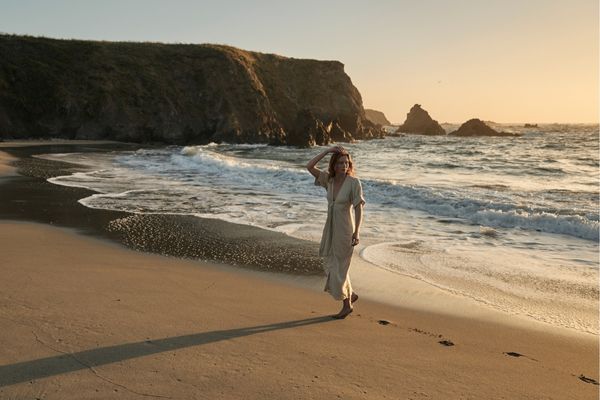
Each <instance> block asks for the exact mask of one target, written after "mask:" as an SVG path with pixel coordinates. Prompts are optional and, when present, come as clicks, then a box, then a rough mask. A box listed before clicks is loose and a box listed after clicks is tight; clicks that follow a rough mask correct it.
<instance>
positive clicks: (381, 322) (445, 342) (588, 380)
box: [359, 315, 600, 386]
mask: <svg viewBox="0 0 600 400" xmlns="http://www.w3.org/2000/svg"><path fill="white" fill-rule="evenodd" d="M359 316H360V315H359ZM377 323H378V324H379V325H383V326H387V325H392V326H398V325H397V324H394V323H393V322H390V321H388V320H385V319H380V320H378V321H377ZM407 329H408V330H409V331H411V332H416V333H419V334H422V335H427V336H431V337H435V338H437V339H441V340H439V341H438V343H439V344H441V345H442V346H446V347H452V346H454V342H452V341H451V340H448V339H444V336H443V335H440V334H436V333H432V332H427V331H424V330H421V329H418V328H407ZM502 354H504V355H506V356H509V357H514V358H521V357H522V358H526V359H529V360H531V361H535V362H538V360H536V359H535V358H532V357H528V356H526V355H524V354H521V353H517V352H515V351H506V352H504V353H502ZM571 375H572V376H574V377H577V378H578V379H579V380H580V381H582V382H585V383H589V384H592V385H596V386H598V385H600V383H598V381H596V380H595V379H593V378H589V377H587V376H585V375H583V374H579V376H577V375H575V374H571Z"/></svg>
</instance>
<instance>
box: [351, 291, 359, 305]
mask: <svg viewBox="0 0 600 400" xmlns="http://www.w3.org/2000/svg"><path fill="white" fill-rule="evenodd" d="M357 300H358V295H357V294H356V293H352V296H350V303H352V304H354V303H356V301H357Z"/></svg>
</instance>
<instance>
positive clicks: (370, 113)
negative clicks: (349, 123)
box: [365, 108, 392, 125]
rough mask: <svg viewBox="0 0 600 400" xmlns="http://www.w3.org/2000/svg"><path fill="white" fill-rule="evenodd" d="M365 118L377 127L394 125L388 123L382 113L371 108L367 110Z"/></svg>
mask: <svg viewBox="0 0 600 400" xmlns="http://www.w3.org/2000/svg"><path fill="white" fill-rule="evenodd" d="M365 117H366V118H367V119H368V120H369V121H371V122H372V123H374V124H377V125H391V124H392V123H391V122H390V121H388V119H387V118H386V117H385V114H384V113H382V112H381V111H377V110H371V109H369V108H365Z"/></svg>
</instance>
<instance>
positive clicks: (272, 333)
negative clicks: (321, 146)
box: [0, 148, 598, 399]
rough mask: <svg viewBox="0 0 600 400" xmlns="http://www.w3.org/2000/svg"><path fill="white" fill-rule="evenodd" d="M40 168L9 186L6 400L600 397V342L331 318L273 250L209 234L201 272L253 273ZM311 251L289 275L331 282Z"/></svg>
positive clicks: (448, 321)
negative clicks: (57, 181) (87, 197)
mask: <svg viewBox="0 0 600 400" xmlns="http://www.w3.org/2000/svg"><path fill="white" fill-rule="evenodd" d="M0 151H2V149H1V148H0ZM12 155H13V157H23V158H22V160H26V158H27V155H26V154H24V153H21V154H20V155H19V154H16V153H14V151H13V153H12ZM26 164H27V161H23V162H22V163H21V164H19V162H17V163H16V165H17V166H19V165H20V168H21V173H24V174H25V175H26V176H22V175H20V176H8V175H4V176H3V177H0V200H1V203H2V205H1V206H0V208H1V209H2V210H1V212H0V218H2V219H4V221H2V222H0V243H2V244H3V249H2V259H1V262H0V273H1V274H2V275H1V276H2V277H3V279H2V283H1V284H0V319H2V326H3V329H2V330H0V398H35V397H40V398H49V399H51V398H57V399H65V398H78V399H79V398H83V399H85V398H98V399H100V398H140V397H148V396H150V397H161V398H163V397H164V398H181V399H187V398H227V399H232V398H233V399H235V398H282V399H287V398H289V399H297V398H356V399H359V398H373V399H380V398H381V399H383V398H394V399H395V398H406V399H425V398H447V399H455V398H456V399H458V398H473V399H480V398H486V399H496V398H497V399H500V398H528V399H529V398H531V399H537V398H540V399H541V398H544V399H596V398H597V397H598V386H597V385H596V384H595V383H594V381H597V380H598V342H597V337H594V336H592V335H569V334H562V333H560V332H557V331H554V330H547V331H545V330H542V329H527V328H526V327H525V326H512V325H510V324H499V323H494V322H490V321H489V320H485V319H480V318H461V317H457V316H452V315H448V314H436V313H431V312H427V311H424V310H422V309H419V308H418V307H412V308H407V307H393V306H389V305H384V304H380V303H375V302H372V301H368V300H367V299H365V298H361V300H359V302H358V303H357V304H356V310H355V312H354V313H353V314H352V315H351V316H350V317H349V318H348V319H346V320H343V321H336V320H332V319H330V318H329V315H330V314H332V313H334V312H336V311H337V307H338V304H336V303H335V302H333V301H332V300H331V299H330V298H329V297H328V296H327V295H326V294H323V293H319V292H318V291H316V290H314V289H311V288H307V287H304V285H303V284H300V283H295V281H294V280H293V279H280V278H278V276H282V275H283V274H281V270H279V269H276V268H275V267H274V266H275V265H278V264H277V263H273V264H272V265H273V267H269V263H268V261H266V260H264V259H263V258H261V257H260V254H261V252H264V248H265V247H261V246H269V242H271V245H273V246H275V244H274V243H273V242H274V240H271V239H269V240H265V241H264V242H262V244H260V246H258V247H256V248H255V249H253V248H252V246H251V245H250V244H249V243H252V242H253V241H252V240H251V239H247V241H246V242H244V239H243V238H242V239H240V236H239V235H241V233H239V232H237V228H236V227H237V225H235V224H225V225H219V224H215V225H214V226H213V225H210V224H209V225H206V224H204V223H205V222H204V220H202V221H200V222H198V224H200V225H201V226H202V229H204V231H205V233H206V234H207V235H209V236H210V235H212V236H211V237H214V238H217V239H218V240H217V239H215V240H214V241H207V242H202V241H201V242H200V243H198V244H196V243H194V246H197V247H198V248H202V247H203V246H204V247H206V246H213V248H214V247H217V248H218V247H220V246H225V248H227V249H228V250H227V251H225V250H221V249H217V250H202V251H205V252H206V253H202V254H209V255H210V254H212V256H210V257H208V256H205V257H200V258H203V259H206V260H219V258H220V257H223V256H224V255H227V254H237V255H236V256H235V257H237V258H236V259H233V258H232V259H233V262H235V263H236V264H238V265H244V266H250V267H251V268H252V269H240V268H236V267H233V266H231V265H224V264H216V263H211V262H206V261H198V260H185V259H182V258H179V257H192V258H194V257H193V255H192V256H189V255H186V254H183V253H182V252H183V250H182V249H187V248H188V247H186V246H184V247H181V248H180V247H178V246H175V247H176V249H175V250H168V251H167V250H159V251H157V246H158V244H160V242H163V245H162V246H163V247H164V248H166V249H171V248H172V247H173V246H170V245H168V243H164V242H168V241H169V238H171V237H172V236H170V235H169V234H167V233H164V232H163V231H167V232H169V231H187V230H190V229H191V230H193V229H197V228H194V227H192V226H191V225H186V224H187V223H188V222H181V221H179V222H177V223H179V224H180V225H170V224H169V223H168V222H165V221H166V220H163V219H160V218H162V217H164V216H156V218H157V219H156V220H154V221H153V222H151V223H150V226H151V227H152V232H155V233H156V232H159V231H160V232H161V233H160V234H159V235H158V236H159V238H157V239H156V241H155V242H152V243H154V244H150V245H148V246H147V247H143V246H139V247H138V246H137V245H136V244H135V242H136V241H139V242H143V243H148V241H149V238H151V237H154V234H151V233H148V234H147V235H146V236H144V234H143V232H142V231H143V229H150V228H144V226H145V224H146V221H145V220H143V221H137V222H136V223H127V224H126V226H128V227H130V226H134V227H137V228H131V229H129V228H128V229H126V230H125V231H126V232H124V230H116V231H111V230H110V229H107V227H108V226H110V224H111V222H112V221H115V220H120V219H123V218H128V217H130V215H129V214H126V213H114V212H106V211H99V210H89V209H86V208H85V207H83V206H81V205H79V204H77V203H76V200H77V199H78V198H81V197H83V196H80V195H81V192H79V191H80V190H81V189H75V188H64V189H63V188H62V187H59V186H56V185H51V184H48V183H45V180H44V176H47V175H49V174H54V173H56V172H57V169H59V168H58V167H57V165H56V164H52V165H51V166H50V165H46V166H45V167H44V166H41V165H40V164H36V165H37V167H36V168H37V169H38V172H37V173H36V174H37V176H35V175H34V174H33V173H32V172H27V167H26ZM49 167H50V170H48V168H49ZM62 167H64V168H71V167H72V166H69V165H64V166H62ZM44 171H45V172H44ZM15 182H21V183H19V185H20V186H19V185H17V186H15ZM46 185H49V186H47V187H46ZM8 187H11V188H13V189H14V190H12V191H7V190H6V189H7V188H8ZM17 187H18V189H17ZM40 187H41V188H42V189H39V188H40ZM57 192H59V193H60V194H59V195H56V193H57ZM53 196H58V197H53ZM78 196H79V197H78ZM50 203H53V205H49V204H50ZM7 204H9V206H7ZM61 209H62V212H61V211H60V210H61ZM24 221H29V222H24ZM184 221H187V219H184ZM113 224H114V222H113ZM215 227H216V228H215ZM67 228H68V229H67ZM198 229H199V228H198ZM219 229H221V231H219ZM228 229H229V232H228ZM232 229H233V231H231V230H232ZM256 231H261V230H254V229H249V230H248V231H247V232H246V233H244V234H245V235H248V236H249V237H250V238H252V237H253V235H258V237H260V234H257V233H256ZM223 232H224V233H223ZM183 235H184V236H185V234H183ZM140 236H141V237H142V238H145V239H142V238H140ZM128 237H129V238H130V239H129V240H131V242H128V239H126V238H128ZM192 237H193V236H192ZM290 239H291V238H290ZM179 240H180V239H177V242H178V241H179ZM239 242H242V243H244V245H243V246H242V245H240V244H239ZM257 242H258V243H261V241H260V240H258V241H257ZM302 242H303V241H298V240H296V239H291V240H290V242H289V243H287V244H285V245H282V250H281V251H283V252H284V253H282V256H281V257H284V258H285V257H286V256H285V254H287V253H285V251H290V253H289V254H297V257H298V258H297V259H296V260H295V261H294V262H290V263H289V264H288V265H287V266H286V267H285V268H283V270H284V271H287V272H288V273H289V272H295V273H296V274H300V275H306V274H309V275H311V274H313V276H314V277H313V278H310V279H312V280H318V279H320V275H319V274H318V271H317V270H314V269H313V267H307V269H306V270H298V271H294V270H293V267H294V265H300V264H301V263H303V262H304V261H306V260H309V261H310V260H311V259H312V257H313V256H312V255H310V254H309V255H308V256H306V255H304V254H303V252H302V251H301V249H302V246H304V245H306V244H303V243H302ZM157 243H158V244H157ZM190 243H191V242H190ZM122 244H125V245H129V246H130V247H131V248H133V249H131V248H126V247H124V246H123V245H122ZM190 245H191V244H190ZM294 246H299V247H294ZM158 248H160V246H158ZM286 248H290V249H291V250H285V249H286ZM134 249H138V250H144V251H145V252H140V251H135V250H134ZM148 251H155V252H159V253H164V254H167V255H170V256H164V255H157V254H149V253H147V252H148ZM198 251H200V250H198ZM253 252H256V254H257V255H253V254H254V253H253ZM172 256H177V257H172ZM301 256H304V257H307V259H302V258H301ZM211 257H212V258H211ZM236 260H237V261H236ZM221 261H225V262H227V260H221ZM262 264H265V265H266V266H265V265H262ZM290 268H292V269H290ZM275 270H277V271H279V273H280V274H279V275H277V274H273V273H270V272H260V271H275ZM314 274H316V275H314ZM407 305H411V304H410V302H409V301H407Z"/></svg>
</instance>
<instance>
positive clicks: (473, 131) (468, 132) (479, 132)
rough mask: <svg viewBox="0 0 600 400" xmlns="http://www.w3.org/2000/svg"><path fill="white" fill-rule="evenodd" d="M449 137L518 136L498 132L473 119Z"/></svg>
mask: <svg viewBox="0 0 600 400" xmlns="http://www.w3.org/2000/svg"><path fill="white" fill-rule="evenodd" d="M448 135H449V136H520V135H519V134H516V133H510V132H498V131H496V130H495V129H492V128H490V127H489V126H487V125H486V124H485V123H484V122H483V121H481V120H480V119H477V118H473V119H470V120H468V121H467V122H465V123H464V124H462V125H461V126H460V128H458V129H457V130H455V131H454V132H450V133H449V134H448Z"/></svg>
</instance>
